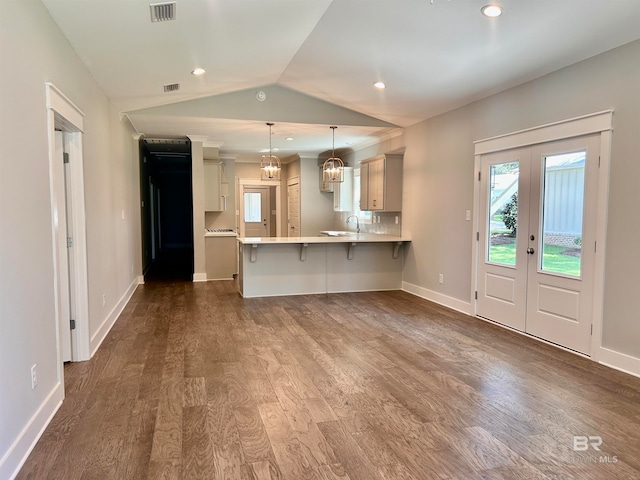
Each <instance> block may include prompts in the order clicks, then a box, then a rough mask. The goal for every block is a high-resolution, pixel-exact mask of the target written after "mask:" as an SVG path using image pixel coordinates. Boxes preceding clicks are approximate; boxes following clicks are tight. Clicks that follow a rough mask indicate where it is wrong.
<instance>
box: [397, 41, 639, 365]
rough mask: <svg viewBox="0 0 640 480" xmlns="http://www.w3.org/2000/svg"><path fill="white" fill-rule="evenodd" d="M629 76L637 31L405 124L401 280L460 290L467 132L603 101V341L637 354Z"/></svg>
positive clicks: (513, 126)
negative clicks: (606, 124)
mask: <svg viewBox="0 0 640 480" xmlns="http://www.w3.org/2000/svg"><path fill="white" fill-rule="evenodd" d="M638 85H640V41H637V42H634V43H631V44H628V45H625V46H622V47H619V48H617V49H615V50H612V51H610V52H608V53H604V54H602V55H599V56H597V57H593V58H591V59H588V60H585V61H583V62H581V63H578V64H576V65H573V66H570V67H567V68H565V69H562V70H560V71H558V72H555V73H552V74H549V75H546V76H545V77H542V78H539V79H537V80H535V81H532V82H529V83H527V84H524V85H522V86H519V87H516V88H513V89H511V90H508V91H506V92H503V93H500V94H498V95H494V96H492V97H489V98H487V99H484V100H482V101H479V102H476V103H474V104H471V105H468V106H466V107H463V108H461V109H458V110H455V111H452V112H449V113H447V114H444V115H440V116H438V117H435V118H432V119H430V120H427V121H425V122H422V123H420V124H417V125H414V126H412V127H410V128H407V129H406V131H405V142H406V151H405V155H404V178H405V181H404V203H403V229H404V231H405V232H406V233H409V234H410V235H411V236H412V238H413V242H412V244H411V248H410V250H409V253H408V256H407V261H406V266H405V271H404V281H406V282H409V283H411V284H414V285H418V286H420V287H422V288H425V289H428V290H430V291H433V292H436V293H438V294H442V295H447V296H449V297H452V298H453V299H457V300H460V301H463V302H469V300H470V295H471V269H472V265H471V248H472V223H471V222H468V221H466V220H465V211H466V210H468V209H471V208H472V206H473V198H472V197H473V180H474V179H473V141H474V140H479V139H483V138H488V137H492V136H495V135H500V134H504V133H508V132H513V131H517V130H521V129H525V128H529V127H534V126H537V125H542V124H546V123H550V122H555V121H559V120H563V119H568V118H572V117H576V116H580V115H584V114H588V113H592V112H597V111H601V110H606V109H610V108H612V109H614V132H613V145H612V165H611V183H610V188H611V191H610V197H609V222H608V235H607V250H606V287H605V305H604V325H603V346H604V347H606V348H609V349H612V350H615V351H617V352H621V353H625V354H627V355H631V356H633V357H636V358H640V313H639V312H640V310H639V309H638V306H637V304H636V302H635V296H636V295H637V292H638V291H640V277H639V276H638V275H637V270H638V269H640V249H638V245H640V218H639V217H640V213H639V210H638V208H637V203H638V194H637V191H638V182H639V181H640V158H639V157H640V134H639V133H640V94H639V93H638V92H639V90H638ZM439 273H444V276H445V283H444V284H443V285H440V284H438V274H439Z"/></svg>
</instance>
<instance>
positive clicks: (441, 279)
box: [438, 273, 444, 283]
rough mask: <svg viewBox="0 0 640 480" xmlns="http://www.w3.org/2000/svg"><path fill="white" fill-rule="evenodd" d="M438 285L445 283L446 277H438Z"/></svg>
mask: <svg viewBox="0 0 640 480" xmlns="http://www.w3.org/2000/svg"><path fill="white" fill-rule="evenodd" d="M438 283H444V275H443V274H442V273H441V274H440V275H439V276H438Z"/></svg>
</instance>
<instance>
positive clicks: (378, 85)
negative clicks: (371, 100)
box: [373, 82, 387, 90]
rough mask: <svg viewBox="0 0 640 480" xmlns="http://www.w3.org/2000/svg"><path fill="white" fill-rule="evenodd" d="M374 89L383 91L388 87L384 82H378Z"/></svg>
mask: <svg viewBox="0 0 640 480" xmlns="http://www.w3.org/2000/svg"><path fill="white" fill-rule="evenodd" d="M373 86H374V87H376V88H379V89H380V90H382V89H383V88H386V87H387V86H386V85H385V84H384V82H376V83H374V84H373Z"/></svg>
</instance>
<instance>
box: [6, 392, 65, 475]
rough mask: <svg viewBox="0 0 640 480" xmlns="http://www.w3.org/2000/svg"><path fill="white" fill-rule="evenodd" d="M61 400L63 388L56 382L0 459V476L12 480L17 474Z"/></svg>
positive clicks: (62, 398)
mask: <svg viewBox="0 0 640 480" xmlns="http://www.w3.org/2000/svg"><path fill="white" fill-rule="evenodd" d="M63 400H64V388H63V386H62V383H61V382H58V383H56V384H55V385H54V387H53V389H52V390H51V392H49V395H47V398H46V399H45V400H44V402H42V404H41V405H40V407H39V408H38V410H37V411H36V412H35V413H34V414H33V416H32V417H31V418H30V419H29V421H28V422H27V424H26V425H25V427H24V428H23V429H22V431H21V432H20V434H19V435H18V437H17V438H16V439H15V441H14V442H13V444H12V445H11V446H10V447H9V448H8V450H7V453H5V455H4V457H2V459H0V478H7V479H9V480H12V479H14V478H15V477H16V476H17V475H18V472H19V471H20V469H21V468H22V466H23V465H24V462H25V461H26V460H27V458H28V457H29V454H30V453H31V451H32V450H33V448H34V447H35V446H36V443H38V440H39V439H40V437H41V436H42V434H43V433H44V430H45V429H46V428H47V425H49V423H50V422H51V420H52V419H53V416H54V415H55V414H56V412H57V411H58V409H59V408H60V406H61V405H62V401H63Z"/></svg>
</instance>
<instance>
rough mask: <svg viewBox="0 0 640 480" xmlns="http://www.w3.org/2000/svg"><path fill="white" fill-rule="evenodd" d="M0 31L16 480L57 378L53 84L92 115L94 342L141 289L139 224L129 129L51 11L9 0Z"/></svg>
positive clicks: (8, 393) (6, 441)
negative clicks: (49, 105)
mask: <svg viewBox="0 0 640 480" xmlns="http://www.w3.org/2000/svg"><path fill="white" fill-rule="evenodd" d="M0 32H1V34H0V35H1V41H0V72H1V73H0V144H2V153H1V155H2V159H1V163H0V265H1V267H0V392H1V393H0V459H2V460H1V463H0V478H10V476H11V475H12V474H13V471H14V469H15V467H16V465H17V464H16V462H19V461H20V460H21V459H22V456H23V455H24V454H25V452H26V449H28V447H29V445H30V439H31V437H30V436H32V435H34V432H35V434H37V433H39V429H40V428H41V427H42V426H43V424H42V422H44V421H46V418H42V417H41V416H39V412H42V411H47V409H49V408H53V407H55V405H51V402H52V398H51V397H49V395H50V394H51V393H52V392H54V391H56V389H59V388H60V381H61V379H60V378H58V367H59V365H58V360H57V358H58V357H57V341H56V322H55V316H54V315H55V314H54V312H55V305H54V287H53V278H54V271H53V250H52V249H53V246H52V223H51V222H52V219H51V202H50V191H49V164H48V140H47V133H48V130H47V114H46V99H45V82H52V83H53V84H55V85H56V87H57V88H59V89H60V90H61V91H62V92H63V93H64V94H65V95H66V96H67V97H68V98H69V99H70V100H71V101H72V102H73V103H74V104H75V105H77V106H78V107H79V108H80V109H81V110H82V111H83V112H84V114H85V117H84V126H85V132H84V136H83V145H84V148H83V155H84V179H85V205H86V218H87V230H86V232H87V251H88V277H89V278H88V282H89V285H88V290H89V299H88V301H89V328H90V334H91V336H94V334H96V333H97V332H98V331H99V330H100V327H101V326H103V324H105V321H107V320H108V319H109V316H110V313H111V312H112V311H113V310H114V308H115V307H116V306H117V305H118V302H119V301H120V300H121V299H122V298H123V296H124V295H125V294H126V292H127V291H128V290H129V289H130V287H132V284H133V283H134V282H135V281H136V277H137V275H138V274H139V268H140V267H139V265H140V259H139V250H140V243H139V231H140V222H139V214H138V209H139V206H138V194H137V191H138V190H137V189H138V186H137V185H136V182H137V173H136V169H137V163H136V162H137V158H135V159H134V158H133V157H132V152H134V151H135V149H134V148H133V147H132V145H131V143H132V142H133V139H132V138H131V135H130V132H129V131H127V129H126V128H125V127H124V126H123V125H122V124H121V123H120V121H119V118H118V117H117V115H116V114H115V112H113V111H111V109H110V103H109V100H108V98H107V97H106V95H105V94H104V92H103V91H102V90H101V89H100V87H99V86H98V85H97V84H96V82H95V81H94V80H93V77H92V76H91V75H90V74H89V72H88V71H87V69H86V67H85V66H84V65H83V64H82V63H81V62H80V60H79V58H78V57H77V56H76V54H75V51H74V50H73V49H72V48H71V46H70V45H69V44H68V42H67V40H66V39H65V37H64V36H63V35H62V34H61V33H60V31H59V29H58V28H57V26H56V25H55V23H54V22H53V20H52V19H51V17H50V16H49V13H48V12H47V10H46V9H45V8H44V6H43V5H42V4H41V3H40V2H39V1H37V0H7V1H3V2H2V15H0ZM123 210H124V212H125V219H122V211H123ZM132 268H133V271H132ZM103 295H104V296H105V298H106V303H105V305H104V306H103V304H102V296H103ZM92 346H93V345H92ZM33 364H37V370H38V385H37V387H36V388H35V389H34V390H32V389H31V385H30V380H29V379H30V368H31V366H32V365H33ZM53 400H54V401H55V397H53ZM23 433H24V435H22V434H23ZM14 442H15V443H14ZM5 455H6V456H5Z"/></svg>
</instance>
